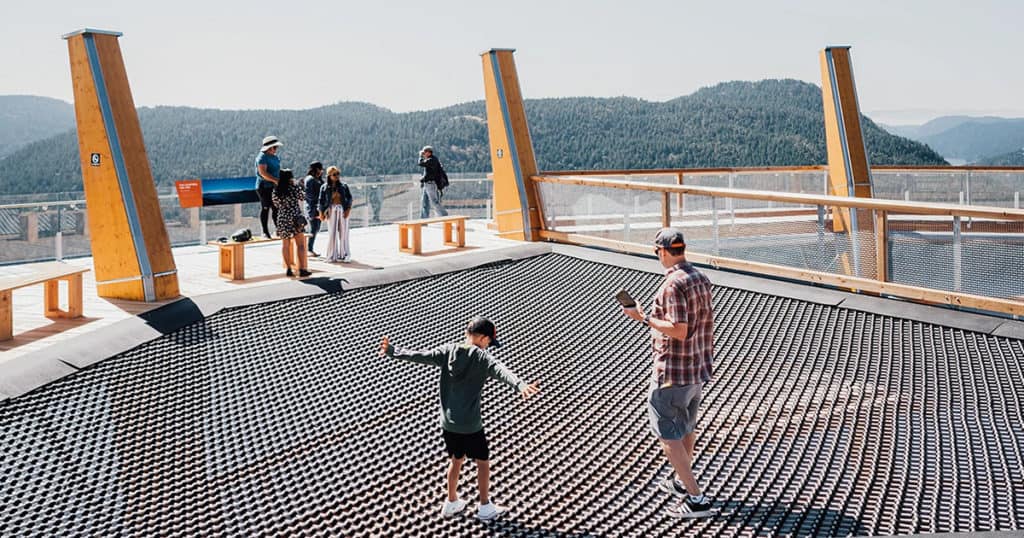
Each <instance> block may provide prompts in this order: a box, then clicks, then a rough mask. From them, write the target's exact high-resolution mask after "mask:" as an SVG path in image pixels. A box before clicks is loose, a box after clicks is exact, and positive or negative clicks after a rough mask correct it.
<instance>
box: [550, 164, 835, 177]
mask: <svg viewBox="0 0 1024 538" xmlns="http://www.w3.org/2000/svg"><path fill="white" fill-rule="evenodd" d="M827 168H828V167H827V166H824V165H820V164H817V165H810V166H746V167H743V166H741V167H717V168H649V169H632V170H552V171H544V172H541V173H540V175H543V176H671V175H675V174H687V175H691V174H724V173H742V172H821V171H823V170H826V169H827Z"/></svg>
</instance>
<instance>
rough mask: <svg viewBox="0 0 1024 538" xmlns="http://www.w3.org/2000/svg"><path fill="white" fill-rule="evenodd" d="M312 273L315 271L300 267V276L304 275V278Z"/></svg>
mask: <svg viewBox="0 0 1024 538" xmlns="http://www.w3.org/2000/svg"><path fill="white" fill-rule="evenodd" d="M311 274H313V273H311V272H309V271H307V270H305V269H299V276H300V277H302V278H305V277H307V276H309V275H311Z"/></svg>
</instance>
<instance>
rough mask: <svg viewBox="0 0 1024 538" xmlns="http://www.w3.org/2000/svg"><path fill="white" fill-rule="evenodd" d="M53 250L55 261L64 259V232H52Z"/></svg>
mask: <svg viewBox="0 0 1024 538" xmlns="http://www.w3.org/2000/svg"><path fill="white" fill-rule="evenodd" d="M53 250H54V258H56V259H57V261H61V260H63V259H64V232H61V231H58V232H57V233H55V234H53Z"/></svg>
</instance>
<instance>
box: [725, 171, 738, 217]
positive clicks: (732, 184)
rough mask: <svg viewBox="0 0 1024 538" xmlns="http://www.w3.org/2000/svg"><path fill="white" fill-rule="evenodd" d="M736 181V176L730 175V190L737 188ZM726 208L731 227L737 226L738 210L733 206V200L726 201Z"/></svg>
mask: <svg viewBox="0 0 1024 538" xmlns="http://www.w3.org/2000/svg"><path fill="white" fill-rule="evenodd" d="M735 179H736V174H729V188H730V189H733V188H735ZM725 207H726V209H728V210H729V219H730V221H731V224H730V226H735V225H736V208H735V207H734V205H733V200H732V198H726V199H725Z"/></svg>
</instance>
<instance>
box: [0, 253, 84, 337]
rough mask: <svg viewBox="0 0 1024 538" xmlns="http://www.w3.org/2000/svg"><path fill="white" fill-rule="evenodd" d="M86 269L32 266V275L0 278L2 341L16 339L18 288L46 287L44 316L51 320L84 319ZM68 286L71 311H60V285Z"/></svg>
mask: <svg viewBox="0 0 1024 538" xmlns="http://www.w3.org/2000/svg"><path fill="white" fill-rule="evenodd" d="M88 270H89V269H88V268H85V267H74V266H71V265H68V264H66V263H61V262H49V263H41V264H38V265H33V266H32V273H30V274H26V275H17V276H10V277H4V278H0V340H10V339H11V338H14V315H13V314H14V305H13V304H12V300H13V291H14V290H16V289H18V288H24V287H28V286H34V285H36V284H44V285H45V286H46V289H45V291H44V292H43V293H44V299H45V300H44V301H43V314H44V315H45V316H46V317H48V318H80V317H82V273H85V272H86V271H88ZM61 280H65V281H67V283H68V309H67V310H61V309H60V281H61Z"/></svg>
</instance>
